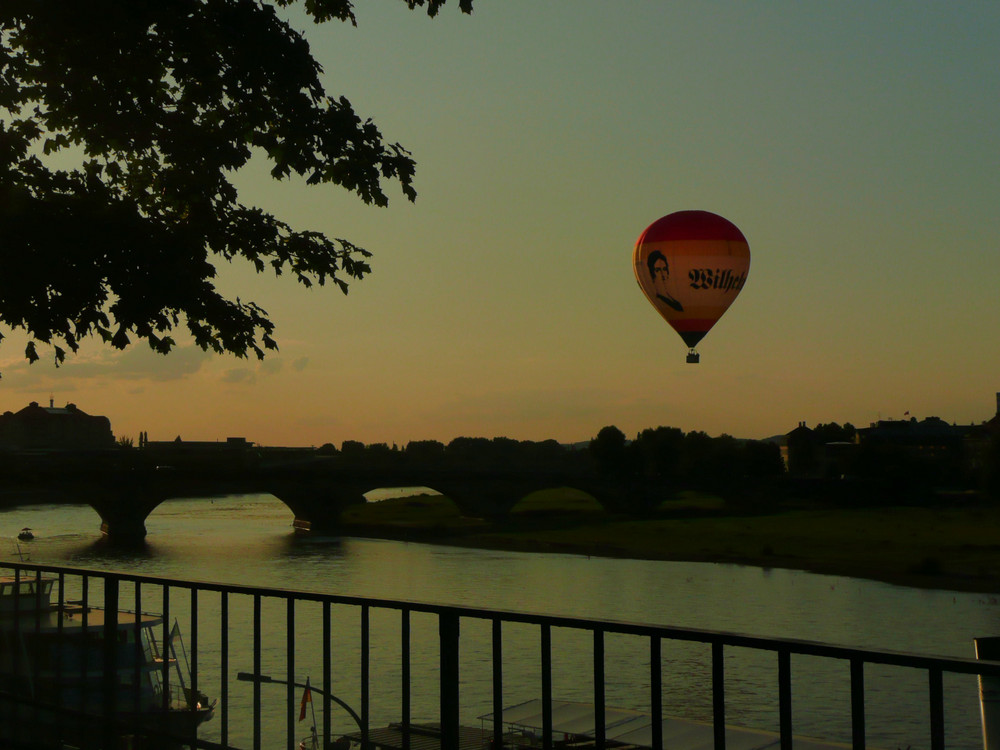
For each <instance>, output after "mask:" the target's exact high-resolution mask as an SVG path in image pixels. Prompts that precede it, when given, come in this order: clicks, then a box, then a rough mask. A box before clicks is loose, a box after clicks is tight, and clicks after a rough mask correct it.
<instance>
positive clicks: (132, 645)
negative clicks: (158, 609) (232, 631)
mask: <svg viewBox="0 0 1000 750" xmlns="http://www.w3.org/2000/svg"><path fill="white" fill-rule="evenodd" d="M56 584H57V579H55V578H53V577H46V576H39V577H28V576H21V577H19V578H15V577H13V576H0V702H2V703H6V704H8V705H5V706H4V709H5V710H7V711H10V710H14V711H15V712H16V716H17V718H18V719H19V721H15V722H10V721H7V722H4V724H3V725H2V726H0V740H2V739H8V740H13V741H15V742H25V741H27V740H29V739H30V742H31V744H30V746H31V747H44V746H48V745H47V744H46V743H47V741H48V739H49V738H46V740H45V741H42V742H41V744H38V742H39V732H43V733H44V732H49V733H58V735H59V736H58V737H56V738H55V740H56V741H57V742H67V741H68V742H70V743H71V744H72V745H73V746H74V747H80V748H86V747H88V746H96V745H99V744H100V743H99V741H98V738H102V737H104V736H105V735H106V733H107V731H108V730H107V727H108V724H109V723H108V722H107V721H106V720H105V718H106V717H107V716H108V715H109V712H110V711H113V716H114V719H115V721H114V730H113V731H114V732H115V734H117V735H120V736H122V737H125V736H132V737H133V738H139V737H143V738H144V740H143V741H141V742H140V743H139V744H138V745H136V746H141V747H151V746H154V743H152V742H150V741H149V738H151V737H152V738H155V746H156V747H172V746H177V745H178V744H179V742H180V740H181V739H182V738H192V737H194V736H195V733H196V730H197V727H198V726H199V725H201V724H202V723H203V722H205V721H208V720H209V719H211V718H212V715H213V713H214V709H215V701H209V699H208V697H207V696H205V695H204V694H203V693H201V692H198V691H195V690H192V689H191V688H190V684H191V679H190V677H191V675H190V669H189V665H188V662H187V652H186V651H185V649H184V644H183V641H182V640H181V636H180V629H179V627H178V626H177V623H176V621H175V622H174V625H173V627H172V628H171V629H170V631H169V633H168V634H166V637H165V633H164V629H165V626H164V618H163V616H162V615H158V614H151V613H147V612H133V611H129V610H119V611H116V612H114V613H113V614H114V618H113V619H112V618H109V617H108V616H107V614H108V613H107V612H106V611H105V610H104V609H101V608H98V607H92V606H89V605H88V606H85V605H84V604H83V603H82V602H72V601H64V600H63V599H62V597H60V598H59V599H58V601H53V589H54V587H55V586H56ZM110 627H114V628H115V631H116V638H115V639H116V642H117V645H116V648H114V649H109V648H106V647H105V638H104V635H105V632H106V630H107V628H110ZM111 658H113V659H114V663H115V667H116V672H117V673H116V674H115V675H114V677H113V679H106V677H105V675H106V672H105V665H106V664H108V663H109V659H111ZM5 715H7V714H5ZM174 740H176V741H174ZM0 744H2V742H0Z"/></svg>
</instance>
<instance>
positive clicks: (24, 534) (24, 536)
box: [17, 526, 35, 542]
mask: <svg viewBox="0 0 1000 750" xmlns="http://www.w3.org/2000/svg"><path fill="white" fill-rule="evenodd" d="M17 538H18V539H20V540H21V541H22V542H26V541H28V540H29V539H34V538H35V535H34V534H32V533H31V529H29V528H28V527H27V526H25V527H24V528H23V529H21V531H20V533H19V534H18V535H17Z"/></svg>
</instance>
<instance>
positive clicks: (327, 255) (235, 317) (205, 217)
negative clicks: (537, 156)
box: [0, 0, 472, 363]
mask: <svg viewBox="0 0 1000 750" xmlns="http://www.w3.org/2000/svg"><path fill="white" fill-rule="evenodd" d="M293 2H295V0H270V1H268V0H158V2H120V1H119V0H90V1H89V2H72V1H70V0H33V1H32V2H4V3H2V4H0V56H2V61H3V62H2V66H0V111H4V112H5V113H6V115H5V117H4V118H2V119H0V238H2V243H3V244H2V253H3V255H2V259H3V264H2V266H3V268H2V273H0V323H3V324H4V325H6V326H8V327H10V328H15V329H23V330H24V331H25V332H26V333H27V334H28V337H29V343H28V346H27V349H26V351H25V356H26V357H27V358H28V359H29V360H30V361H34V360H36V359H37V358H38V356H39V355H38V353H37V351H36V344H37V343H39V342H40V343H43V344H47V345H51V346H52V348H53V353H54V356H55V360H56V362H57V363H58V362H61V361H62V360H63V359H64V357H65V355H66V352H67V350H70V351H76V350H77V348H78V346H79V342H80V340H81V339H82V338H84V337H86V336H88V335H94V334H96V335H98V336H100V337H101V338H102V339H103V340H104V341H105V342H106V343H110V344H111V345H112V346H113V347H116V348H118V349H123V348H125V347H126V346H128V345H129V343H130V342H131V341H132V340H133V339H138V340H144V341H146V342H147V343H148V344H149V346H150V347H152V348H153V349H154V350H156V351H158V352H162V353H166V352H168V351H170V349H171V347H172V346H173V345H174V339H173V338H172V336H171V335H170V334H171V332H172V331H173V330H174V329H175V328H176V327H178V326H180V325H184V326H186V327H187V329H188V330H189V331H190V333H191V335H192V336H193V337H194V341H195V342H196V343H197V344H198V345H199V346H200V347H201V348H203V349H212V350H214V351H217V352H224V351H228V352H232V353H234V354H237V355H239V356H245V355H247V354H248V353H249V352H253V353H254V354H256V355H257V356H258V357H263V355H264V351H265V350H267V349H274V348H275V346H276V345H275V341H274V339H273V338H272V333H273V331H274V325H273V324H272V322H271V321H270V320H269V318H268V316H267V313H266V312H265V311H264V310H263V309H261V308H260V307H259V306H258V305H256V304H255V303H253V302H249V301H244V300H241V299H240V298H239V297H236V298H235V299H229V298H227V297H226V296H225V295H224V294H222V293H221V292H220V291H219V290H218V289H217V288H216V287H215V285H214V284H213V281H212V280H213V278H214V277H215V273H216V268H215V266H216V264H217V263H219V262H228V261H231V260H232V259H234V258H244V259H246V260H248V261H249V262H250V263H251V264H252V265H253V266H254V267H255V268H256V270H257V271H258V272H262V271H265V270H269V271H271V272H273V273H275V274H281V273H283V272H288V273H290V274H291V275H292V276H294V277H295V278H296V279H297V280H298V281H299V282H300V283H302V284H303V285H305V286H311V285H312V284H314V283H316V284H320V285H322V284H325V283H327V282H330V283H333V284H335V285H337V286H338V287H340V289H341V290H343V291H345V292H346V291H347V283H348V280H350V279H360V278H362V277H363V276H364V275H365V274H367V273H368V272H369V270H370V269H369V266H368V264H367V262H366V261H365V258H367V257H368V255H369V253H368V252H367V251H366V250H364V249H362V248H360V247H358V246H357V245H354V244H353V243H351V242H349V241H347V240H343V239H329V238H327V237H326V236H324V235H322V234H320V233H318V232H312V231H303V230H298V229H295V228H293V227H291V226H290V225H288V224H286V223H285V222H283V221H281V220H279V219H278V218H276V217H275V216H273V215H271V214H269V213H267V212H265V211H263V210H260V209H259V208H255V207H252V206H247V205H244V204H242V203H241V202H240V201H239V197H238V194H237V190H236V187H235V186H234V185H233V183H232V182H231V176H232V175H233V174H234V173H236V172H237V171H238V170H239V169H240V168H241V167H243V166H244V165H245V164H246V163H247V162H248V161H249V159H250V157H251V155H252V154H253V153H259V154H262V155H264V156H265V157H266V158H267V159H268V160H269V161H270V164H271V175H272V177H274V178H275V179H282V178H285V177H289V176H291V175H293V174H294V175H297V176H299V177H301V178H304V179H305V180H306V182H307V183H308V184H310V185H315V184H321V183H330V184H334V185H339V186H341V187H343V188H346V189H347V190H350V191H352V192H354V193H356V194H357V195H358V196H359V197H360V198H361V199H362V200H363V201H365V202H366V203H369V204H375V205H379V206H384V205H386V204H387V202H388V198H387V196H386V194H385V192H384V191H383V182H384V181H385V180H395V181H397V182H398V183H399V186H400V188H401V189H402V192H403V194H404V195H405V196H406V197H407V198H408V199H410V200H413V199H414V197H415V195H416V192H415V191H414V188H413V176H414V161H413V159H412V158H411V157H410V154H409V152H407V151H406V150H405V149H404V148H403V147H402V146H400V145H399V144H396V143H386V142H385V141H383V138H382V135H381V133H380V132H379V130H378V129H377V128H376V127H375V125H374V124H373V123H372V122H371V121H370V120H366V119H362V118H361V117H359V116H358V115H357V114H356V113H355V112H354V109H353V108H352V106H351V104H350V102H349V101H348V100H347V99H345V98H343V97H339V98H338V97H333V96H330V95H328V94H327V92H326V91H325V89H324V87H323V84H322V82H321V80H320V73H321V69H320V65H319V64H318V63H317V61H316V60H315V59H314V58H313V56H312V54H311V53H310V50H309V45H308V43H307V42H306V40H305V38H304V37H303V35H302V33H301V32H300V31H297V30H296V29H295V28H294V27H293V26H291V25H290V24H289V23H288V22H286V21H284V20H282V19H281V18H280V17H279V16H278V14H277V13H276V11H275V8H276V6H282V7H283V6H287V5H291V4H292V3H293ZM405 2H406V4H407V5H408V6H409V7H410V8H414V7H417V6H425V5H426V8H427V11H428V13H429V14H430V15H431V16H434V15H436V13H437V12H438V10H439V9H440V8H441V6H442V5H444V3H445V0H405ZM457 2H458V6H459V8H460V9H461V10H462V11H464V12H466V13H468V12H471V10H472V0H457ZM302 5H303V8H304V10H305V12H306V14H307V15H308V16H310V17H311V18H312V20H313V21H314V22H316V23H320V22H324V21H329V20H332V19H336V20H340V21H350V22H352V23H354V22H355V19H354V15H353V12H352V2H351V0H304V2H303V3H302ZM354 62H355V61H352V64H353V63H354ZM56 154H58V156H59V161H58V162H57V164H58V167H56V166H54V164H55V163H54V162H50V161H49V160H48V159H47V157H48V156H49V155H56ZM71 161H75V162H76V163H75V165H74V164H70V163H68V162H71ZM0 333H2V332H0Z"/></svg>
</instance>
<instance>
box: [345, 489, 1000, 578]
mask: <svg viewBox="0 0 1000 750" xmlns="http://www.w3.org/2000/svg"><path fill="white" fill-rule="evenodd" d="M344 520H345V522H346V523H347V526H348V528H347V531H348V533H355V534H358V535H365V536H383V537H393V538H404V539H414V540H420V541H428V542H438V543H445V544H455V545H462V546H474V547H484V548H491V549H510V550H522V551H531V552H562V553H573V554H587V555H595V556H607V557H629V558H640V559H653V560H686V561H695V562H722V563H736V564H741V565H756V566H761V567H771V568H791V569H797V570H808V571H813V572H817V573H831V574H836V575H847V576H854V577H859V578H870V579H876V580H882V581H887V582H890V583H898V584H901V585H908V586H919V587H926V588H938V589H948V590H956V591H980V592H984V593H1000V507H996V506H989V505H973V504H964V505H963V504H950V505H940V506H938V507H908V506H907V507H903V506H900V507H878V508H844V509H833V508H808V509H788V510H782V511H779V512H775V513H771V514H768V515H746V514H745V513H744V514H735V513H729V512H727V511H726V509H725V505H724V503H722V501H720V500H719V499H717V498H712V497H703V496H687V497H681V498H679V499H678V500H676V501H674V502H671V503H668V504H666V505H665V506H664V508H663V509H662V511H661V513H660V514H658V515H657V516H656V517H652V518H649V519H644V520H635V519H626V518H621V517H616V516H613V515H609V514H607V513H605V512H604V511H602V510H601V509H600V507H599V506H598V505H597V504H596V503H594V501H593V500H591V499H590V498H589V497H587V496H586V495H582V494H581V493H578V492H575V491H571V490H566V491H548V492H545V493H536V495H533V496H529V497H528V498H525V500H523V501H522V502H521V503H520V504H519V505H518V507H516V508H515V509H514V512H513V513H512V514H511V516H510V518H509V519H508V520H506V521H504V522H502V523H498V524H491V523H488V522H487V521H484V520H482V519H470V518H466V517H463V516H462V515H461V513H460V512H459V511H458V509H457V508H456V507H455V506H454V505H453V504H452V503H451V501H449V500H448V499H447V498H444V497H440V496H420V497H415V498H401V499H395V500H388V501H383V502H381V503H372V504H369V505H366V506H358V507H355V508H351V509H350V510H349V511H348V512H347V513H346V514H345V519H344Z"/></svg>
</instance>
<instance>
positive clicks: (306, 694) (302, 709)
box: [299, 677, 313, 721]
mask: <svg viewBox="0 0 1000 750" xmlns="http://www.w3.org/2000/svg"><path fill="white" fill-rule="evenodd" d="M312 699H313V698H312V690H311V689H310V687H309V678H308V677H306V689H305V690H303V691H302V703H300V704H299V721H302V720H303V719H305V718H306V704H307V703H312Z"/></svg>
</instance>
